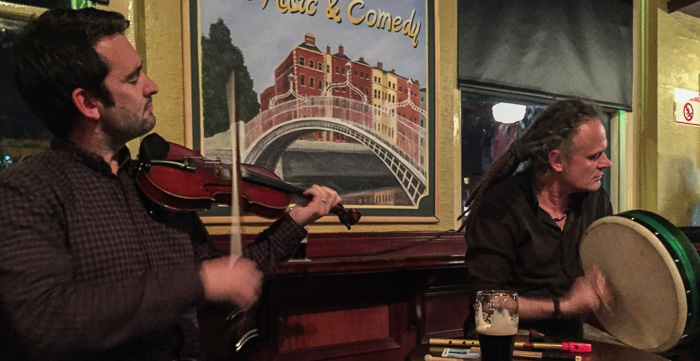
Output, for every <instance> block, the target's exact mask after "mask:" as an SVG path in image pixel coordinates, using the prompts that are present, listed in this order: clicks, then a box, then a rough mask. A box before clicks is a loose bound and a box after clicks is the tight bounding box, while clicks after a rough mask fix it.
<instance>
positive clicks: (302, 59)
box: [299, 56, 304, 65]
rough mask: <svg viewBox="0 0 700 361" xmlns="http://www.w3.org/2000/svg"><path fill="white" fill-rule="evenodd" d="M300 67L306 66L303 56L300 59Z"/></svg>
mask: <svg viewBox="0 0 700 361" xmlns="http://www.w3.org/2000/svg"><path fill="white" fill-rule="evenodd" d="M299 65H304V57H303V56H300V57H299Z"/></svg>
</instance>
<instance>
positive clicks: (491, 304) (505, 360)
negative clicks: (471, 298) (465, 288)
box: [474, 290, 518, 361]
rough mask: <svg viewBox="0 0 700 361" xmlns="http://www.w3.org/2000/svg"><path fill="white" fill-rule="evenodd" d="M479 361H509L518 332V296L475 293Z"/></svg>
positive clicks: (501, 293)
mask: <svg viewBox="0 0 700 361" xmlns="http://www.w3.org/2000/svg"><path fill="white" fill-rule="evenodd" d="M474 308H475V312H476V314H475V315H474V319H475V321H476V332H477V334H478V335H479V346H480V347H481V360H482V361H510V360H512V359H513V344H514V342H515V334H516V333H517V332H518V294H517V293H515V292H511V291H498V290H489V291H478V292H477V293H476V303H475V305H474Z"/></svg>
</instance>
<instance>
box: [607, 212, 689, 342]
mask: <svg viewBox="0 0 700 361" xmlns="http://www.w3.org/2000/svg"><path fill="white" fill-rule="evenodd" d="M619 216H622V217H629V218H633V219H632V220H637V221H640V222H639V223H640V224H643V225H644V226H645V227H647V229H649V228H648V227H652V228H654V227H653V226H658V227H659V229H660V231H659V233H660V234H664V239H666V240H667V241H668V242H662V244H663V246H664V248H666V250H667V251H668V252H669V254H670V255H671V258H673V260H674V261H676V268H677V269H678V272H679V273H680V275H681V279H682V281H683V285H684V287H685V290H686V302H687V303H688V315H687V318H688V320H689V322H686V325H685V329H684V330H683V335H687V339H692V338H693V336H695V335H696V334H698V333H700V294H699V292H700V289H699V287H698V280H700V255H698V252H697V251H696V250H695V248H694V247H693V246H692V243H691V242H690V240H689V239H688V237H687V236H686V235H685V233H683V231H681V230H680V229H678V227H676V226H674V225H673V224H672V223H671V222H669V221H668V220H667V219H666V218H664V217H662V216H660V215H658V214H655V213H652V212H649V211H644V210H631V211H627V212H622V213H620V214H619ZM650 231H651V230H650ZM652 233H653V232H652ZM666 233H667V234H666ZM669 236H670V237H669ZM669 238H670V239H669ZM679 264H680V265H682V266H683V267H682V269H681V267H680V266H679ZM696 272H697V274H696ZM688 290H690V292H688ZM693 316H694V317H693ZM683 341H685V340H681V342H683ZM679 343H680V342H679Z"/></svg>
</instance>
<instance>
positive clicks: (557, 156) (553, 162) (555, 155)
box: [549, 149, 564, 172]
mask: <svg viewBox="0 0 700 361" xmlns="http://www.w3.org/2000/svg"><path fill="white" fill-rule="evenodd" d="M563 162H564V155H563V154H562V153H561V151H560V150H558V149H555V150H553V151H550V152H549V166H550V167H552V169H554V171H555V172H561V171H562V170H563V169H564V166H563Z"/></svg>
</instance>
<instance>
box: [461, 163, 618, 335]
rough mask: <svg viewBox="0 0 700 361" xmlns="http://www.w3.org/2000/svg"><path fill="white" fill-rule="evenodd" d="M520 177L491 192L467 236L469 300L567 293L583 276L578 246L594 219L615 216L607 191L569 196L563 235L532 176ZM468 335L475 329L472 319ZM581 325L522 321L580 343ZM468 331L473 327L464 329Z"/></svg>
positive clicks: (578, 322)
mask: <svg viewBox="0 0 700 361" xmlns="http://www.w3.org/2000/svg"><path fill="white" fill-rule="evenodd" d="M528 175H529V174H528V173H519V174H517V175H514V176H511V177H508V178H506V179H505V180H503V181H501V182H499V183H497V184H494V185H493V186H491V187H490V188H489V189H488V190H487V191H486V193H485V194H484V199H483V203H482V205H481V207H480V208H479V210H478V214H477V218H476V222H475V223H474V225H473V226H472V227H470V228H469V229H467V230H466V233H465V239H466V241H467V253H466V267H467V281H468V285H469V286H468V287H469V296H470V299H471V300H474V296H475V294H476V291H478V290H485V289H507V290H513V291H516V292H518V294H519V295H520V296H522V297H529V298H545V299H551V298H552V297H554V296H557V297H561V296H563V295H564V294H565V293H566V292H568V291H569V289H570V288H571V285H572V284H573V282H574V280H575V279H576V278H577V277H580V276H583V269H582V268H581V263H580V258H579V249H578V248H579V243H580V241H581V237H582V236H583V234H584V233H585V231H586V228H587V227H588V226H589V225H590V224H591V223H593V222H594V221H595V220H596V219H598V218H601V217H603V216H607V215H611V214H612V205H611V204H610V199H609V198H608V196H607V194H606V193H605V191H604V190H603V189H602V188H601V189H598V190H597V191H595V192H583V193H576V194H573V195H571V196H570V200H569V211H568V212H567V216H566V223H565V224H564V229H560V228H559V226H557V224H556V223H555V222H554V220H553V219H552V217H551V216H550V215H549V214H548V213H547V212H545V211H544V210H543V209H542V208H540V207H539V204H538V201H537V197H536V196H535V192H534V189H533V186H532V183H531V181H530V178H529V176H528ZM470 319H471V323H472V325H471V326H470V325H469V322H470V320H467V323H466V324H465V329H466V328H469V331H471V330H472V329H473V317H470ZM582 324H583V323H582V319H581V318H575V319H571V320H544V321H540V322H528V321H523V320H521V322H520V328H535V329H536V330H537V331H540V332H543V333H545V334H547V333H548V332H549V334H550V335H552V336H556V335H557V334H559V335H560V336H569V337H580V333H581V332H582V329H581V328H582ZM466 326H470V327H466Z"/></svg>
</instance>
